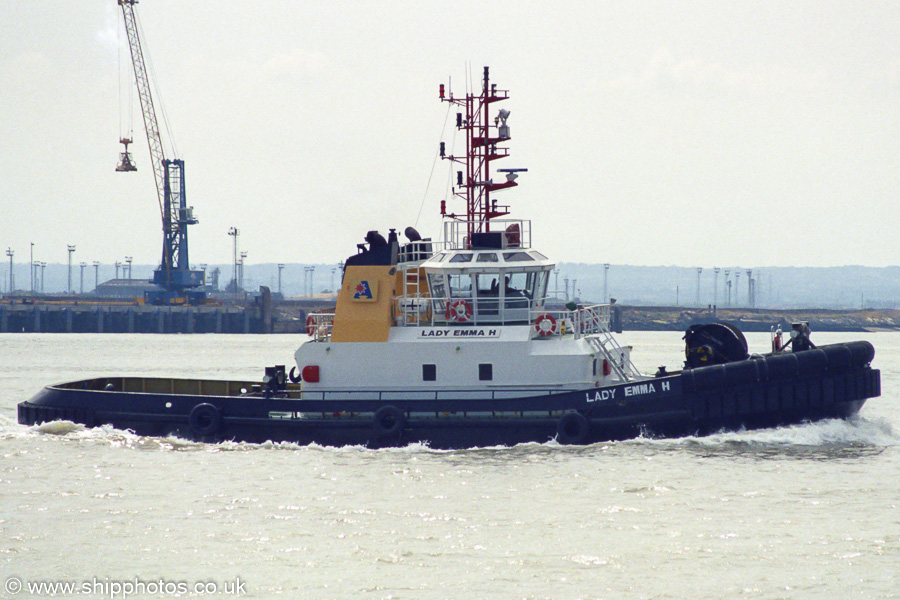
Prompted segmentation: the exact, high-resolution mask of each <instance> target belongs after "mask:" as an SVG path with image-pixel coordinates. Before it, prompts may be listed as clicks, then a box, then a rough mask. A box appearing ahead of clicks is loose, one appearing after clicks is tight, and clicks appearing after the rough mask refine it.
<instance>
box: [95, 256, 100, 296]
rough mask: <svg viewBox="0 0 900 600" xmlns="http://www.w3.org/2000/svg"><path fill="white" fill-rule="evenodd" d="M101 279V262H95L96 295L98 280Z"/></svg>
mask: <svg viewBox="0 0 900 600" xmlns="http://www.w3.org/2000/svg"><path fill="white" fill-rule="evenodd" d="M99 279H100V261H99V260H95V261H94V293H97V286H98V285H99V282H98V280H99Z"/></svg>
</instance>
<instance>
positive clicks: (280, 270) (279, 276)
mask: <svg viewBox="0 0 900 600" xmlns="http://www.w3.org/2000/svg"><path fill="white" fill-rule="evenodd" d="M283 270H284V263H278V293H279V294H280V293H281V272H282V271H283Z"/></svg>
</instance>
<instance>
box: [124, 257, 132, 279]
mask: <svg viewBox="0 0 900 600" xmlns="http://www.w3.org/2000/svg"><path fill="white" fill-rule="evenodd" d="M131 261H132V257H130V256H126V257H125V264H126V265H128V281H131Z"/></svg>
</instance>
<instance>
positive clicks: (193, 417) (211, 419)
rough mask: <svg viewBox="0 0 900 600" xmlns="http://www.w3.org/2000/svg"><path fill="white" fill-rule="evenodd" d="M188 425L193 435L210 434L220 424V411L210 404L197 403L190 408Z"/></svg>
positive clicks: (216, 429)
mask: <svg viewBox="0 0 900 600" xmlns="http://www.w3.org/2000/svg"><path fill="white" fill-rule="evenodd" d="M188 425H190V426H191V431H193V432H194V434H195V435H200V436H204V435H212V434H214V433H216V432H218V431H219V428H220V427H221V426H222V413H221V412H219V409H218V408H217V407H215V406H213V405H212V404H208V403H206V402H204V403H203V404H198V405H197V406H195V407H194V408H192V409H191V414H190V416H189V417H188Z"/></svg>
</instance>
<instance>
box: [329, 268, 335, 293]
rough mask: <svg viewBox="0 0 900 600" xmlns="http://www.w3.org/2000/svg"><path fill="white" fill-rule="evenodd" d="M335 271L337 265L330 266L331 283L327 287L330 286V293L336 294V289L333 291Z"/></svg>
mask: <svg viewBox="0 0 900 600" xmlns="http://www.w3.org/2000/svg"><path fill="white" fill-rule="evenodd" d="M335 273H337V267H331V285H330V286H329V287H330V288H331V293H332V294H334V295H335V296H336V295H337V291H335V289H334V274H335Z"/></svg>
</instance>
